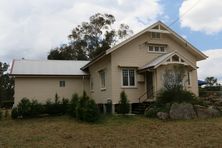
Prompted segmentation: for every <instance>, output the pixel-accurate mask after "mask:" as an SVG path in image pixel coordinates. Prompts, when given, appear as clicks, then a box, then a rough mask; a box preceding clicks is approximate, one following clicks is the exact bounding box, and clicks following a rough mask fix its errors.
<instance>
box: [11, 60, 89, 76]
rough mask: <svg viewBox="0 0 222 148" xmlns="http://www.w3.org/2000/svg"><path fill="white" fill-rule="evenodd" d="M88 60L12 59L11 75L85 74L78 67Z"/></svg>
mask: <svg viewBox="0 0 222 148" xmlns="http://www.w3.org/2000/svg"><path fill="white" fill-rule="evenodd" d="M88 62H89V61H72V60H13V63H12V68H11V72H10V74H11V75H14V76H19V75H35V76H36V75H37V76H41V75H44V76H45V75H49V76H53V75H56V76H59V75H60V76H80V75H87V73H85V72H84V71H82V70H81V69H80V68H81V67H83V66H84V65H86V64H87V63H88Z"/></svg>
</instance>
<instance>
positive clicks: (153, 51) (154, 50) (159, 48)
mask: <svg viewBox="0 0 222 148" xmlns="http://www.w3.org/2000/svg"><path fill="white" fill-rule="evenodd" d="M151 46H152V47H153V50H152V51H151V50H150V47H151ZM147 47H148V49H147V51H148V52H151V53H166V48H167V47H166V46H163V45H148V46H147ZM156 47H157V48H158V51H156V49H155V48H156ZM161 47H163V48H164V51H161Z"/></svg>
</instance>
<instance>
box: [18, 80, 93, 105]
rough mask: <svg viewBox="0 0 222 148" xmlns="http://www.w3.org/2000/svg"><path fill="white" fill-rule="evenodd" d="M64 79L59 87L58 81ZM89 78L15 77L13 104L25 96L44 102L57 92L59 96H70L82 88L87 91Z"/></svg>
mask: <svg viewBox="0 0 222 148" xmlns="http://www.w3.org/2000/svg"><path fill="white" fill-rule="evenodd" d="M61 80H65V87H59V81H61ZM88 86H89V80H88V78H87V79H85V80H83V78H82V77H16V78H15V95H14V97H15V104H14V105H17V104H18V102H19V101H20V100H21V99H22V98H24V97H26V98H29V99H36V100H38V101H39V102H42V103H45V102H46V101H47V100H48V99H52V101H53V99H54V97H55V94H56V93H57V94H58V95H59V97H60V98H63V97H64V98H71V96H72V95H73V94H74V93H78V94H79V95H82V92H83V90H85V91H86V92H87V93H89V88H88Z"/></svg>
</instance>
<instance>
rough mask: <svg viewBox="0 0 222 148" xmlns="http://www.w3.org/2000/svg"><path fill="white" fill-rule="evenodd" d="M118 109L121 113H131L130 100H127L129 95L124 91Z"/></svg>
mask: <svg viewBox="0 0 222 148" xmlns="http://www.w3.org/2000/svg"><path fill="white" fill-rule="evenodd" d="M117 111H118V113H119V114H127V113H129V101H128V100H127V96H126V93H125V92H124V91H122V92H121V93H120V101H119V106H118V110H117Z"/></svg>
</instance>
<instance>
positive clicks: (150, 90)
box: [138, 88, 153, 103]
mask: <svg viewBox="0 0 222 148" xmlns="http://www.w3.org/2000/svg"><path fill="white" fill-rule="evenodd" d="M150 92H152V93H150ZM146 94H152V95H149V96H148V95H147V98H146V99H145V100H147V99H148V98H151V97H153V88H151V89H149V90H147V91H145V93H143V94H142V95H141V96H140V97H139V98H138V100H139V103H140V102H141V98H142V97H143V96H145V95H146ZM145 100H143V102H144V101H145Z"/></svg>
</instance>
